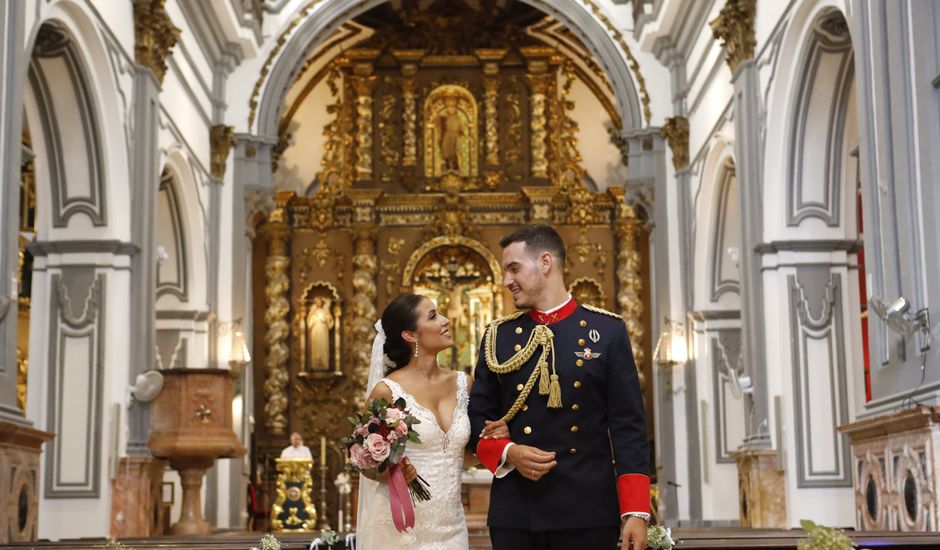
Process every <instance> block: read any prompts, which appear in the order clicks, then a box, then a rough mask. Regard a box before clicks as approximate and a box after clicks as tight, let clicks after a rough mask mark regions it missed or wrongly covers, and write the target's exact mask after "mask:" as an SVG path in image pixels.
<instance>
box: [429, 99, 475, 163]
mask: <svg viewBox="0 0 940 550" xmlns="http://www.w3.org/2000/svg"><path fill="white" fill-rule="evenodd" d="M424 128H425V133H424V134H425V135H424V174H425V176H427V177H441V176H444V175H445V174H456V175H458V176H460V177H462V178H469V177H475V176H476V175H477V163H478V159H477V156H478V144H477V104H476V101H475V100H474V98H473V94H471V93H470V92H469V91H468V90H467V89H466V88H464V87H462V86H458V85H455V84H444V85H442V86H438V87H437V88H435V89H434V90H433V91H432V92H431V93H430V94H429V95H428V98H427V100H425V103H424Z"/></svg>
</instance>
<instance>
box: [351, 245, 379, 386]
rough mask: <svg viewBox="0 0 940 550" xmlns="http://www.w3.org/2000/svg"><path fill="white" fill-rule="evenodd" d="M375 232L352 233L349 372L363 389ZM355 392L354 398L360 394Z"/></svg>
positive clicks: (373, 287) (369, 346)
mask: <svg viewBox="0 0 940 550" xmlns="http://www.w3.org/2000/svg"><path fill="white" fill-rule="evenodd" d="M375 238H376V231H375V228H373V227H364V228H360V229H359V230H357V231H356V236H355V243H354V245H353V246H354V250H355V252H356V253H355V255H354V256H353V257H352V264H353V274H352V286H353V298H352V304H351V305H352V307H351V315H350V337H351V342H352V346H351V351H352V367H353V368H352V372H353V376H354V377H355V379H356V381H357V382H358V385H359V387H361V388H365V385H366V384H367V383H368V380H369V361H370V359H371V355H372V338H373V337H374V336H375V330H374V329H373V324H374V323H375V320H376V319H377V318H378V312H377V310H376V309H375V299H376V295H377V289H376V282H375V277H376V273H377V272H378V257H377V256H376V254H375ZM361 394H362V392H358V393H357V395H361Z"/></svg>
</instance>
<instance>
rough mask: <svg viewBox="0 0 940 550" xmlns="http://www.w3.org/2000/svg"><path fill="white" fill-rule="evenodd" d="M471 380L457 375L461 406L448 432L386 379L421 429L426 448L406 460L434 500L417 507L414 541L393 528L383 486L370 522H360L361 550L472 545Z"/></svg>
mask: <svg viewBox="0 0 940 550" xmlns="http://www.w3.org/2000/svg"><path fill="white" fill-rule="evenodd" d="M467 378H468V377H467V375H466V374H464V373H458V374H457V404H456V406H455V407H454V415H453V421H452V422H451V425H450V428H449V429H448V430H447V431H446V432H445V431H444V430H443V429H442V428H441V426H440V425H439V424H438V421H437V417H436V416H435V414H434V413H433V412H432V411H430V410H428V409H427V408H425V407H424V406H423V405H421V404H420V403H418V402H417V400H415V398H414V397H413V396H412V395H411V394H409V393H408V392H406V391H405V390H404V388H402V387H401V386H400V385H399V384H398V383H397V382H395V381H394V380H389V379H388V378H384V379H382V383H384V384H385V385H386V386H388V388H389V389H390V390H391V392H392V397H393V399H398V398H404V400H405V403H407V407H408V409H409V410H410V411H411V414H413V415H414V416H415V417H416V418H417V419H418V420H420V421H421V423H420V424H415V426H414V428H415V430H416V431H417V432H418V435H419V436H421V443H408V446H407V448H406V449H405V456H407V457H408V458H409V460H411V463H412V464H414V466H415V469H417V471H418V474H419V475H420V476H421V477H422V478H424V480H425V481H427V482H428V485H429V486H430V493H431V500H428V501H426V502H417V503H415V528H414V532H413V535H414V540H409V539H410V538H411V537H404V536H402V535H400V534H399V533H398V532H397V531H396V530H395V527H394V526H393V524H392V516H391V513H390V512H389V502H388V486H387V485H384V484H381V485H378V487H377V488H376V490H375V492H374V494H373V495H371V496H370V497H369V506H368V510H369V511H368V514H369V516H370V517H368V518H359V522H358V523H359V525H358V541H357V548H358V549H359V550H371V549H374V548H383V549H386V548H387V549H393V548H425V549H431V548H434V549H448V550H450V549H454V550H458V549H466V548H468V546H469V542H468V538H467V525H466V520H465V519H464V513H463V504H462V503H461V501H460V483H461V474H462V472H463V459H464V450H465V447H466V445H467V441H468V440H469V439H470V419H469V417H468V416H467V404H468V402H469V393H468V391H467Z"/></svg>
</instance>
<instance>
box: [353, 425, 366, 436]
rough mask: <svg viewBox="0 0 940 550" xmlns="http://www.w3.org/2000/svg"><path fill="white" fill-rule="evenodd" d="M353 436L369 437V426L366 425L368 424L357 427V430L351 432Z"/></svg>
mask: <svg viewBox="0 0 940 550" xmlns="http://www.w3.org/2000/svg"><path fill="white" fill-rule="evenodd" d="M353 434H355V435H358V436H362V437H366V436H367V435H369V425H368V424H362V425H361V426H359V427H358V428H356V429H355V430H353Z"/></svg>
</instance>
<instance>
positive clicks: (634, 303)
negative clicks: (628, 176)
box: [614, 203, 646, 387]
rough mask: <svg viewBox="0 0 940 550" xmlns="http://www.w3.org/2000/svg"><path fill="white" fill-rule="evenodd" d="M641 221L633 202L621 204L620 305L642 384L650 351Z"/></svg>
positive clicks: (618, 297)
mask: <svg viewBox="0 0 940 550" xmlns="http://www.w3.org/2000/svg"><path fill="white" fill-rule="evenodd" d="M640 228H641V222H640V220H639V219H637V217H636V213H635V212H634V210H633V207H632V206H630V205H629V204H625V203H624V204H621V205H619V212H618V219H617V222H616V225H615V228H614V230H615V234H616V235H617V241H618V242H617V286H618V287H619V290H618V292H617V305H618V306H619V308H620V315H621V316H622V317H623V319H624V321H625V322H626V324H627V333H628V334H629V335H630V341H631V342H632V343H633V358H634V360H635V361H636V369H637V375H638V376H639V377H640V386H641V387H642V386H643V385H644V383H645V381H644V378H645V377H644V375H643V362H644V361H645V360H646V351H645V350H644V349H643V337H644V336H645V334H646V327H644V326H643V301H642V299H641V294H642V292H643V277H642V275H641V268H642V257H641V256H640V251H639V249H638V247H637V238H638V237H639V233H640Z"/></svg>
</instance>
